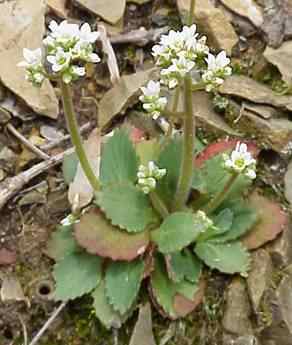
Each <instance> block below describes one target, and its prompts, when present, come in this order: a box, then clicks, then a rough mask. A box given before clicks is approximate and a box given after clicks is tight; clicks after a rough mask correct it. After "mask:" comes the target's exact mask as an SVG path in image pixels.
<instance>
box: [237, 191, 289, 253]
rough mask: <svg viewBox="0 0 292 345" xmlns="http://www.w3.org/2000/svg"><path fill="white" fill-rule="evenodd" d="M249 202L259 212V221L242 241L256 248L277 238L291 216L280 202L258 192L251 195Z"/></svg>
mask: <svg viewBox="0 0 292 345" xmlns="http://www.w3.org/2000/svg"><path fill="white" fill-rule="evenodd" d="M249 203H250V204H251V207H252V208H253V209H254V210H255V211H256V212H257V215H258V222H257V224H256V225H255V226H254V227H253V228H252V229H251V231H250V232H248V233H247V234H246V236H244V237H243V238H242V242H243V244H244V246H246V247H247V248H248V249H256V248H259V247H261V246H262V245H264V244H265V243H267V242H269V241H272V240H273V239H275V238H276V237H277V236H278V235H279V234H280V233H281V232H282V231H283V230H284V229H285V228H286V227H287V226H288V224H289V217H288V215H287V213H286V212H284V210H283V209H282V207H281V205H280V204H279V203H277V202H275V201H273V200H269V199H267V198H266V197H264V196H263V195H260V194H258V193H257V192H255V193H253V194H252V195H251V197H250V198H249Z"/></svg>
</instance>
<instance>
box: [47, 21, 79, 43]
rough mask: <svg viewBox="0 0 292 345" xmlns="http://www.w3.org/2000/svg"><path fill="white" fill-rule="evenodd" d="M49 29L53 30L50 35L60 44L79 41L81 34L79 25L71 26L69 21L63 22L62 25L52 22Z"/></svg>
mask: <svg viewBox="0 0 292 345" xmlns="http://www.w3.org/2000/svg"><path fill="white" fill-rule="evenodd" d="M49 29H50V30H51V34H50V35H51V36H52V37H53V38H55V39H56V40H57V41H59V42H60V43H68V41H70V42H72V41H75V40H78V37H79V34H80V32H79V27H78V25H77V24H69V23H68V22H67V20H64V21H62V22H61V23H60V24H58V23H57V22H56V21H54V20H52V21H51V22H50V24H49Z"/></svg>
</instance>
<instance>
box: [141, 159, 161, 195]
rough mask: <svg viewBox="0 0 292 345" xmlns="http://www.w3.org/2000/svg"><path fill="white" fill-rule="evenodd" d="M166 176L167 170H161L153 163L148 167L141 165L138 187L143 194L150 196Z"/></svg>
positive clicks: (149, 163)
mask: <svg viewBox="0 0 292 345" xmlns="http://www.w3.org/2000/svg"><path fill="white" fill-rule="evenodd" d="M165 175H166V169H159V168H158V166H157V165H156V164H155V163H154V162H153V161H150V162H148V166H145V165H140V166H139V169H138V173H137V178H138V182H137V185H138V187H139V188H140V189H141V190H142V191H143V193H145V194H148V193H150V192H151V191H152V190H154V189H155V188H156V184H157V182H156V181H157V180H160V179H161V178H162V177H163V176H165Z"/></svg>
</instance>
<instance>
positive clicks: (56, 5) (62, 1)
mask: <svg viewBox="0 0 292 345" xmlns="http://www.w3.org/2000/svg"><path fill="white" fill-rule="evenodd" d="M46 2H47V5H48V7H49V9H50V10H51V11H52V12H53V13H55V14H56V15H57V16H59V17H61V18H67V16H68V12H69V11H68V8H67V7H66V4H67V0H46Z"/></svg>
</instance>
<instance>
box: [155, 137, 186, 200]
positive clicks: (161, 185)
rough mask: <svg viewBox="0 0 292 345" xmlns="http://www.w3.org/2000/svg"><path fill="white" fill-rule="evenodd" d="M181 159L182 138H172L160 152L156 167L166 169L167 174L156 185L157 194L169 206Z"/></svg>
mask: <svg viewBox="0 0 292 345" xmlns="http://www.w3.org/2000/svg"><path fill="white" fill-rule="evenodd" d="M181 159H182V138H181V136H176V137H174V138H172V139H171V140H170V141H169V143H168V144H166V146H165V147H164V149H163V150H162V151H161V152H160V155H159V158H158V161H157V165H158V166H159V167H160V168H162V169H166V171H167V174H166V175H165V176H164V177H163V179H161V180H160V181H159V182H158V184H157V188H156V190H157V193H158V194H159V195H160V197H161V198H162V199H163V200H164V201H165V202H166V203H167V204H171V202H172V200H173V195H174V193H175V191H176V186H177V181H178V178H179V173H180V162H181Z"/></svg>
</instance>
